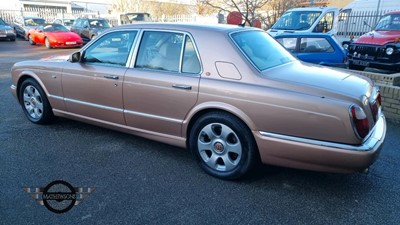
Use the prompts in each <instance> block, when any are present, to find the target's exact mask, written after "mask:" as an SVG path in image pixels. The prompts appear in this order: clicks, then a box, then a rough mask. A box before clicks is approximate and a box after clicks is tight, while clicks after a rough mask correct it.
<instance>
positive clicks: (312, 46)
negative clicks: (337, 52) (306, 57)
mask: <svg viewBox="0 0 400 225" xmlns="http://www.w3.org/2000/svg"><path fill="white" fill-rule="evenodd" d="M300 52H334V48H333V47H332V45H331V44H330V43H329V42H328V40H326V39H325V38H301V42H300Z"/></svg>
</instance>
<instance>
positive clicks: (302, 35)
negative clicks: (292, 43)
mask: <svg viewBox="0 0 400 225" xmlns="http://www.w3.org/2000/svg"><path fill="white" fill-rule="evenodd" d="M332 36H333V34H328V33H306V32H295V33H284V34H278V35H276V36H275V38H278V37H332Z"/></svg>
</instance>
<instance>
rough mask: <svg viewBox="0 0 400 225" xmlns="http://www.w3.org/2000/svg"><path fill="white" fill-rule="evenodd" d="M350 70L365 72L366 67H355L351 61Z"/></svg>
mask: <svg viewBox="0 0 400 225" xmlns="http://www.w3.org/2000/svg"><path fill="white" fill-rule="evenodd" d="M349 69H351V70H359V71H363V70H364V69H365V66H359V65H354V64H353V63H352V62H351V61H350V62H349Z"/></svg>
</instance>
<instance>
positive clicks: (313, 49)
mask: <svg viewBox="0 0 400 225" xmlns="http://www.w3.org/2000/svg"><path fill="white" fill-rule="evenodd" d="M275 39H276V40H277V41H278V42H279V43H281V44H282V45H283V46H284V47H285V48H286V49H287V50H288V51H289V52H290V53H292V55H294V56H296V57H297V58H298V59H300V60H302V61H304V62H309V63H315V64H320V65H324V66H334V67H342V68H347V63H346V62H347V57H346V51H345V50H344V49H343V47H342V45H341V44H340V43H339V42H338V41H337V40H336V38H335V37H334V36H333V35H332V34H327V33H292V34H281V35H277V36H275Z"/></svg>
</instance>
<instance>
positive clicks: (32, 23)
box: [25, 18, 46, 26]
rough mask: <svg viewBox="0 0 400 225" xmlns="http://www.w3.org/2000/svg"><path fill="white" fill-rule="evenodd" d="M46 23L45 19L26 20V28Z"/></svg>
mask: <svg viewBox="0 0 400 225" xmlns="http://www.w3.org/2000/svg"><path fill="white" fill-rule="evenodd" d="M45 23H46V21H45V20H44V19H32V18H29V19H25V25H26V26H40V25H44V24H45Z"/></svg>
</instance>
